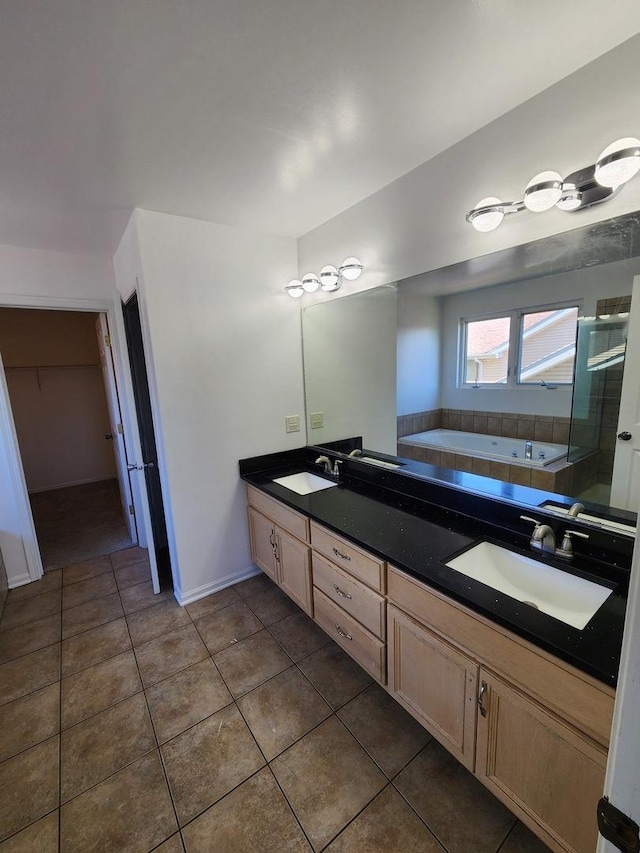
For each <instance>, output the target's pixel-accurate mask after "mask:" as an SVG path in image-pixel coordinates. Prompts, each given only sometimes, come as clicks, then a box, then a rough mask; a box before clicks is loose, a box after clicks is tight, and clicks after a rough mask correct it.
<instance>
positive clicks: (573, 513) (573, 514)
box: [567, 503, 584, 518]
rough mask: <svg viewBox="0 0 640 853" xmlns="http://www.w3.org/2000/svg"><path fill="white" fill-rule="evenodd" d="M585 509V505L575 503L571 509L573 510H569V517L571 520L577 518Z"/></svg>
mask: <svg viewBox="0 0 640 853" xmlns="http://www.w3.org/2000/svg"><path fill="white" fill-rule="evenodd" d="M583 509H584V504H581V503H574V504H573V506H572V507H571V509H570V510H569V512H568V513H567V516H568V517H569V518H577V517H578V516H579V515H580V513H581V512H582V510H583Z"/></svg>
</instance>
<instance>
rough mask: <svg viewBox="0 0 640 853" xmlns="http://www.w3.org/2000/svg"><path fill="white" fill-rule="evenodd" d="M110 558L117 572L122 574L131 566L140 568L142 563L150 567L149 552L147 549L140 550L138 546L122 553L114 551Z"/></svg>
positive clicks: (125, 549) (126, 549)
mask: <svg viewBox="0 0 640 853" xmlns="http://www.w3.org/2000/svg"><path fill="white" fill-rule="evenodd" d="M109 556H110V557H111V565H112V566H113V570H114V571H115V572H121V571H122V570H123V569H128V568H129V567H130V566H139V565H140V564H141V563H146V564H147V565H149V551H148V550H147V549H146V548H138V547H137V546H135V547H134V548H124V549H123V550H121V551H114V552H113V553H112V554H110V555H109Z"/></svg>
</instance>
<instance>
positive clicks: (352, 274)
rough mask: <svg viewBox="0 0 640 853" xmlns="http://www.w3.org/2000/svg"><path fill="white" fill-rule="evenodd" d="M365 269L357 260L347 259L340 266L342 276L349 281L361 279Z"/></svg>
mask: <svg viewBox="0 0 640 853" xmlns="http://www.w3.org/2000/svg"><path fill="white" fill-rule="evenodd" d="M363 269H364V267H363V265H362V264H361V263H360V261H359V260H358V259H357V258H347V259H346V261H343V262H342V264H341V266H340V274H341V276H342V277H343V278H346V279H347V281H355V280H356V279H357V278H360V274H361V273H362V270H363Z"/></svg>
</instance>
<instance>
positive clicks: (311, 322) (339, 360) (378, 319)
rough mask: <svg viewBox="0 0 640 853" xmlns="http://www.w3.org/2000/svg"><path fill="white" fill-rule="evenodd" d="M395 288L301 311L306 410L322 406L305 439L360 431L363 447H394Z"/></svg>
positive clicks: (313, 441) (334, 437) (321, 440)
mask: <svg viewBox="0 0 640 853" xmlns="http://www.w3.org/2000/svg"><path fill="white" fill-rule="evenodd" d="M397 316H398V308H397V294H396V289H395V287H392V286H388V287H383V288H377V289H376V290H368V291H366V292H365V293H358V294H354V295H352V296H350V297H348V298H346V299H338V300H333V301H330V302H326V303H324V304H316V305H312V306H310V307H309V308H307V309H306V310H305V311H304V312H303V319H302V330H303V340H304V379H305V394H306V398H307V415H308V416H310V414H311V413H312V412H322V414H323V416H324V426H323V427H321V428H319V429H311V424H310V423H308V424H307V435H308V438H309V443H310V444H324V443H326V442H328V441H335V440H337V439H342V438H349V437H351V436H362V438H363V444H364V446H365V447H369V448H372V449H374V450H380V451H382V452H383V453H391V454H394V455H395V452H396V417H395V398H396V325H397Z"/></svg>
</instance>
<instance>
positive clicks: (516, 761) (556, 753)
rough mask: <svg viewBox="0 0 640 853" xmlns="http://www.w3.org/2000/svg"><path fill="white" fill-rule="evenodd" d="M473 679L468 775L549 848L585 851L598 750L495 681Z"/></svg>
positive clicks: (593, 834) (597, 783) (600, 768)
mask: <svg viewBox="0 0 640 853" xmlns="http://www.w3.org/2000/svg"><path fill="white" fill-rule="evenodd" d="M480 681H481V684H482V686H483V687H484V686H485V685H486V689H485V690H484V691H483V697H482V707H483V709H484V711H485V716H483V715H482V714H478V746H477V762H476V775H477V776H478V778H479V779H480V780H481V781H482V782H483V783H484V784H485V785H486V786H487V788H489V789H490V790H491V791H492V792H493V793H494V794H495V795H496V796H497V797H498V799H500V800H502V801H503V802H504V803H505V804H506V805H507V806H508V807H509V808H510V809H511V811H513V812H515V814H517V815H518V816H519V817H520V819H521V820H522V821H523V822H524V823H526V824H527V825H528V826H529V827H530V828H531V829H532V830H533V831H534V832H535V833H536V834H537V835H539V836H540V837H541V838H542V839H543V841H544V842H545V843H546V844H547V845H548V846H549V847H551V849H552V850H557V851H571V852H572V853H593V851H594V850H595V849H596V843H597V837H598V831H597V825H596V805H597V802H598V800H599V799H600V797H601V796H602V791H603V787H604V771H605V766H606V760H607V757H606V752H605V750H603V749H602V748H601V747H600V746H598V745H597V744H595V743H594V741H592V740H590V739H589V738H587V737H586V736H585V735H582V734H580V733H579V732H577V731H576V730H574V729H572V728H570V727H569V726H567V725H566V724H565V723H563V722H562V721H561V720H560V719H558V718H557V717H554V716H553V715H552V714H550V713H549V712H547V711H545V710H544V709H543V708H542V707H541V706H539V705H538V704H537V703H535V702H534V701H532V700H531V699H529V698H528V697H527V696H525V695H524V694H522V693H520V692H519V691H517V690H516V689H514V688H513V687H511V686H509V685H508V684H506V683H505V682H504V681H502V680H501V679H499V678H498V677H497V676H495V675H493V674H491V673H488V672H486V671H485V670H481V671H480Z"/></svg>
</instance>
